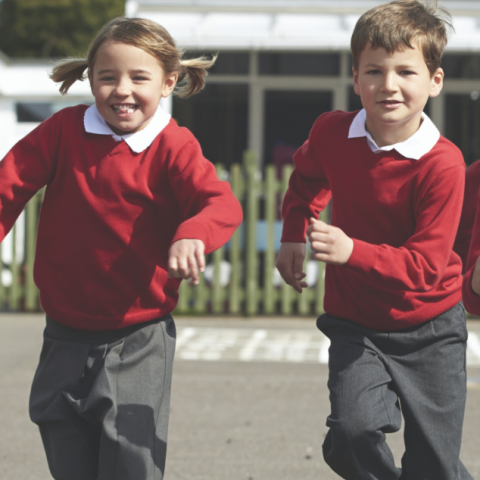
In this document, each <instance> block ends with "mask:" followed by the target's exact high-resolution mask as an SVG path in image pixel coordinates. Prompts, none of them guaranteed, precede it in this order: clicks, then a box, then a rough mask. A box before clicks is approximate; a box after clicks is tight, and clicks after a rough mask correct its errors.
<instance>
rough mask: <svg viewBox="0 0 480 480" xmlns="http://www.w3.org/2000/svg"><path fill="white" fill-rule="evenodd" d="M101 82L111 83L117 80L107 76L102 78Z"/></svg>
mask: <svg viewBox="0 0 480 480" xmlns="http://www.w3.org/2000/svg"><path fill="white" fill-rule="evenodd" d="M100 80H101V81H102V82H111V81H113V80H115V79H114V78H113V77H108V76H106V77H100Z"/></svg>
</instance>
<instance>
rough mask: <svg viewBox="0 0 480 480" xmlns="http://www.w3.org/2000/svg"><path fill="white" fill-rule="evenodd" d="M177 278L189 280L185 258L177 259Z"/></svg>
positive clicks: (188, 269)
mask: <svg viewBox="0 0 480 480" xmlns="http://www.w3.org/2000/svg"><path fill="white" fill-rule="evenodd" d="M177 273H178V276H179V277H181V278H190V268H189V267H188V259H187V257H186V256H182V257H179V258H178V270H177Z"/></svg>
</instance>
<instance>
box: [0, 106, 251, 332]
mask: <svg viewBox="0 0 480 480" xmlns="http://www.w3.org/2000/svg"><path fill="white" fill-rule="evenodd" d="M86 108H87V107H86V106H83V105H82V106H78V107H73V108H66V109H64V110H62V111H60V112H59V113H57V114H55V115H53V116H52V117H51V118H49V119H48V120H46V121H45V122H43V123H42V124H41V125H40V126H38V127H37V128H36V129H35V130H34V131H33V132H31V133H30V134H29V135H27V136H26V137H25V138H24V139H23V140H21V141H20V142H19V143H17V144H16V145H15V146H14V147H13V148H12V150H11V151H10V152H9V153H8V154H7V155H6V157H5V158H4V159H3V160H2V161H1V162H0V240H1V239H3V238H4V236H5V235H6V234H7V232H8V231H9V230H10V229H11V227H12V225H13V224H14V222H15V219H16V218H17V217H18V215H19V214H20V212H21V211H22V210H23V208H24V206H25V204H26V203H27V201H28V200H29V199H30V198H31V197H32V195H33V194H34V193H35V192H36V191H37V190H39V189H40V188H41V187H43V186H44V185H47V190H46V193H45V200H44V202H43V205H42V208H41V212H40V219H39V226H38V236H37V250H36V259H35V269H34V275H35V282H36V284H37V286H38V288H39V289H40V297H41V302H42V306H43V308H44V310H45V311H46V313H47V314H48V315H50V316H51V317H52V318H53V319H55V320H57V321H58V322H60V323H63V324H65V325H67V326H70V327H74V328H79V329H86V330H109V329H117V328H121V327H125V326H128V325H131V324H135V323H140V322H145V321H148V320H152V319H154V318H157V317H159V316H162V315H165V314H168V313H170V312H171V311H172V310H173V309H174V308H175V305H176V303H177V298H178V287H179V284H180V281H179V280H177V279H171V278H170V279H169V278H167V269H168V267H167V259H168V250H169V247H170V245H171V244H172V243H173V242H175V241H177V240H180V239H184V238H195V239H199V240H202V241H203V243H204V244H205V249H206V253H209V252H212V251H213V250H215V249H217V248H219V247H220V246H221V245H223V244H224V243H225V242H226V241H227V240H228V239H229V237H230V236H231V234H232V233H233V232H234V230H235V228H236V227H237V226H238V225H239V223H240V222H241V218H242V211H241V207H240V204H239V203H238V201H237V200H236V199H235V197H234V196H233V194H232V192H231V190H230V187H229V185H228V183H226V182H221V181H220V180H219V179H218V177H217V175H216V173H215V168H214V166H213V165H212V164H211V163H210V162H209V161H208V160H206V159H205V158H204V157H203V155H202V152H201V149H200V146H199V144H198V142H197V140H196V139H195V138H194V136H193V135H192V134H191V133H190V132H189V131H188V130H187V129H185V128H179V127H178V126H177V124H176V123H175V122H174V121H173V120H171V121H170V123H169V124H168V125H167V126H166V127H165V128H164V129H163V130H162V131H161V132H160V134H159V135H158V136H157V137H156V138H155V140H154V141H153V143H152V144H151V145H150V146H149V147H148V148H147V149H146V150H144V151H143V152H141V153H135V152H133V151H132V150H131V149H130V148H129V146H128V145H127V144H126V143H125V142H124V141H121V142H116V141H115V140H114V139H113V138H112V137H111V136H109V135H95V134H90V133H86V132H85V129H84V126H83V121H84V114H85V110H86Z"/></svg>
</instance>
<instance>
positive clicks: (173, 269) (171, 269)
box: [168, 255, 178, 278]
mask: <svg viewBox="0 0 480 480" xmlns="http://www.w3.org/2000/svg"><path fill="white" fill-rule="evenodd" d="M177 270H178V262H177V257H175V256H173V255H172V256H170V258H169V259H168V277H169V278H177V275H176V273H177Z"/></svg>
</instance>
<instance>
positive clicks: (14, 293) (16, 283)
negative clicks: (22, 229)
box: [8, 220, 20, 310]
mask: <svg viewBox="0 0 480 480" xmlns="http://www.w3.org/2000/svg"><path fill="white" fill-rule="evenodd" d="M17 221H18V220H17ZM10 268H11V270H12V286H11V287H10V298H9V299H8V300H9V301H8V304H9V305H8V306H9V307H10V309H11V310H18V306H19V303H20V268H19V265H18V260H17V224H16V223H15V225H14V226H13V228H12V263H11V264H10Z"/></svg>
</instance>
